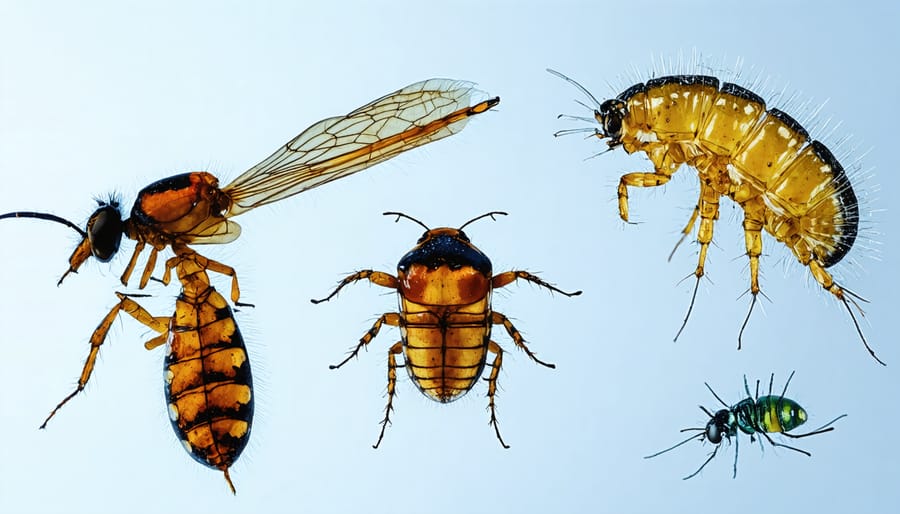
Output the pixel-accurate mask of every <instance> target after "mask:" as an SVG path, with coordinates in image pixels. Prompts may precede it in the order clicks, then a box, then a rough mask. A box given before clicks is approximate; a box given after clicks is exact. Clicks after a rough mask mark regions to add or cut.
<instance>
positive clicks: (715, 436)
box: [706, 422, 722, 444]
mask: <svg viewBox="0 0 900 514" xmlns="http://www.w3.org/2000/svg"><path fill="white" fill-rule="evenodd" d="M706 439H707V440H708V441H709V442H711V443H712V444H719V443H721V442H722V432H721V431H719V427H718V426H716V425H715V424H714V423H712V422H711V423H709V424H708V425H706Z"/></svg>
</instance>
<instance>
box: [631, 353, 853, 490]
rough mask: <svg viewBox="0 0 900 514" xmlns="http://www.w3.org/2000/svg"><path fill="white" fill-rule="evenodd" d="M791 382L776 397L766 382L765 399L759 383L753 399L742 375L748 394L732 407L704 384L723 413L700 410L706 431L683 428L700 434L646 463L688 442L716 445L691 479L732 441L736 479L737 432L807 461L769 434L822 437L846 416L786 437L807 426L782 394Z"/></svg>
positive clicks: (798, 408)
mask: <svg viewBox="0 0 900 514" xmlns="http://www.w3.org/2000/svg"><path fill="white" fill-rule="evenodd" d="M792 378H794V372H793V371H792V372H791V376H789V377H788V379H787V382H785V384H784V390H782V391H781V394H780V395H778V396H773V395H772V382H774V380H775V374H774V373H773V374H772V376H771V377H770V378H769V394H768V395H766V396H760V395H759V380H757V381H756V395H754V396H751V395H750V387H749V386H748V385H747V376H746V375H744V391H746V392H747V398H745V399H743V400H741V401H740V402H738V403H737V404H735V405H732V406H730V407H729V406H728V404H727V403H725V402H724V401H722V399H721V398H719V395H717V394H716V392H715V391H713V389H712V387H710V386H709V384H707V383H706V382H704V383H703V384H704V385H705V386H706V388H707V389H709V392H711V393H712V394H713V396H715V397H716V399H717V400H719V402H720V403H721V404H722V405H724V406H725V408H724V409H720V410H718V411H716V413H715V414H713V413H712V412H710V411H709V410H707V409H706V407H704V406H702V405H701V406H700V409H702V410H703V412H705V413H706V414H707V415H708V416H709V418H710V419H709V422H708V423H707V424H706V428H699V427H695V428H685V429H682V430H681V431H682V432H690V431H699V432H702V433H701V434H700V435H696V436H691V437H689V438H687V439H685V440H684V441H681V442H680V443H678V444H676V445H674V446H671V447H669V448H666V449H665V450H663V451H660V452H656V453H654V454H653V455H648V456H646V457H644V458H645V459H652V458H653V457H656V456H657V455H662V454H663V453H666V452H668V451H670V450H674V449H675V448H678V447H679V446H681V445H683V444H686V443H688V442H689V441H693V440H694V439H700V441H709V442H711V443H713V444H714V445H716V447H715V449H713V451H712V453H710V454H709V457H707V459H706V461H705V462H703V465H701V466H700V467H699V468H698V469H697V471H694V472H693V473H691V474H690V475H688V476H686V477H684V480H687V479H689V478H693V477H694V476H696V475H697V474H698V473H700V471H701V470H703V468H705V467H706V465H707V464H709V461H711V460H713V457H715V456H716V452H718V451H719V448H720V447H721V446H722V438H723V437H724V438H725V439H727V440H728V442H729V443H731V438H732V437H734V438H735V439H734V474H733V475H732V478H737V459H738V438H737V434H738V430H740V431H741V432H743V433H745V434H747V435H749V436H750V441H751V442H753V441H755V440H756V437H755V434H760V435H761V436H762V437H764V438H765V439H766V440H767V441H769V443H771V444H772V446H780V447H782V448H787V449H789V450H794V451H795V452H798V453H802V454H804V455H806V456H807V457H810V456H811V455H812V454H811V453H809V452H808V451H806V450H801V449H800V448H795V447H793V446H789V445H786V444H784V443H776V442H775V441H773V440H772V438H771V437H769V434H771V433H780V434H782V435H784V436H785V437H790V438H792V439H800V438H801V437H807V436H811V435H816V434H823V433H825V432H831V431H832V430H834V427H833V426H831V425H832V424H834V422H835V421H837V420H839V419H841V418H843V417H846V416H847V415H846V414H841V415H840V416H838V417H836V418H834V419H833V420H831V421H829V422H828V423H826V424H824V425H822V426H821V427H819V428H817V429H816V430H813V431H812V432H807V433H805V434H789V433H788V432H790V431H791V430H793V429H795V428H797V427H799V426H800V425H802V424H803V423H806V418H807V414H806V410H804V409H803V407H801V406H800V404H798V403H797V402H795V401H794V400H791V399H790V398H785V396H784V393H786V392H787V388H788V384H790V383H791V379H792ZM762 437H761V438H760V442H759V444H760V445H762Z"/></svg>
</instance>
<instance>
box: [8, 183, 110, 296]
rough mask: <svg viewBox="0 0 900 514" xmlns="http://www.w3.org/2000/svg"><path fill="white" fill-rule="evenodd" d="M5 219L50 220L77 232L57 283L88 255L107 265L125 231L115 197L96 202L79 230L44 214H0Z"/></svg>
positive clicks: (70, 224)
mask: <svg viewBox="0 0 900 514" xmlns="http://www.w3.org/2000/svg"><path fill="white" fill-rule="evenodd" d="M5 218H34V219H40V220H46V221H54V222H56V223H60V224H62V225H65V226H67V227H69V228H71V229H72V230H74V231H76V232H78V235H80V236H81V243H79V244H78V246H77V247H76V248H75V251H73V252H72V255H71V256H70V257H69V269H68V270H66V272H65V273H63V275H62V277H60V279H59V282H58V283H59V284H61V283H62V281H63V279H65V278H66V275H68V274H69V273H76V272H78V268H79V267H80V266H81V264H82V263H84V261H85V260H87V258H88V257H90V256H94V257H95V258H97V260H99V261H101V262H108V261H109V260H110V259H112V258H113V256H114V255H115V254H116V252H118V251H119V244H120V243H121V241H122V235H123V234H124V231H125V224H124V222H123V221H122V211H121V209H120V207H119V201H118V199H116V198H110V199H109V200H106V201H104V200H97V209H96V210H95V211H94V213H93V214H91V216H90V217H89V218H88V221H87V223H86V224H85V228H84V229H83V230H82V229H81V228H79V227H78V226H77V225H75V224H74V223H72V222H71V221H69V220H67V219H65V218H61V217H59V216H56V215H55V214H49V213H46V212H33V211H17V212H8V213H6V214H0V219H5Z"/></svg>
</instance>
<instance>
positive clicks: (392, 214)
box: [381, 211, 431, 232]
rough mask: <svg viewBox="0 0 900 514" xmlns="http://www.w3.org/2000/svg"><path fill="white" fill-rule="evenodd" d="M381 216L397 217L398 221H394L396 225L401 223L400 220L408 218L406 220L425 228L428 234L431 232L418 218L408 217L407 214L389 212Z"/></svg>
mask: <svg viewBox="0 0 900 514" xmlns="http://www.w3.org/2000/svg"><path fill="white" fill-rule="evenodd" d="M381 214H382V215H384V216H397V219H395V220H394V223H397V222H398V221H400V218H406V219H408V220H411V221H414V222H416V223H418V224H419V225H422V226H423V227H425V231H426V232H427V231H429V230H431V229H430V228H428V226H427V225H425V224H424V223H422V222H421V221H419V220H417V219H416V218H413V217H412V216H409V215H407V214H403V213H402V212H392V211H388V212H382V213H381Z"/></svg>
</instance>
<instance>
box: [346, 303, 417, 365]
mask: <svg viewBox="0 0 900 514" xmlns="http://www.w3.org/2000/svg"><path fill="white" fill-rule="evenodd" d="M400 322H401V319H400V314H399V313H396V312H387V313H385V314H382V315H381V317H380V318H378V319H377V320H375V323H374V324H373V325H372V328H370V329H369V331H368V332H366V333H365V334H364V335H363V336H362V337H361V338H360V340H359V344H357V345H356V348H354V349H353V351H352V352H350V353H349V354H348V355H347V358H345V359H344V360H342V361H341V362H339V363H337V364H331V365H329V366H328V369H338V368H340V367H341V366H343V365H344V364H347V362H348V361H349V360H350V359H352V358H354V357H356V356H357V355H359V350H360V349H362V348H363V347H365V346H366V345H368V344H369V342H370V341H371V340H372V339H375V336H377V335H378V332H379V331H380V330H381V325H382V324H385V323H387V324H388V325H390V326H392V327H399V326H400ZM395 346H396V345H395ZM392 351H393V347H392Z"/></svg>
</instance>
